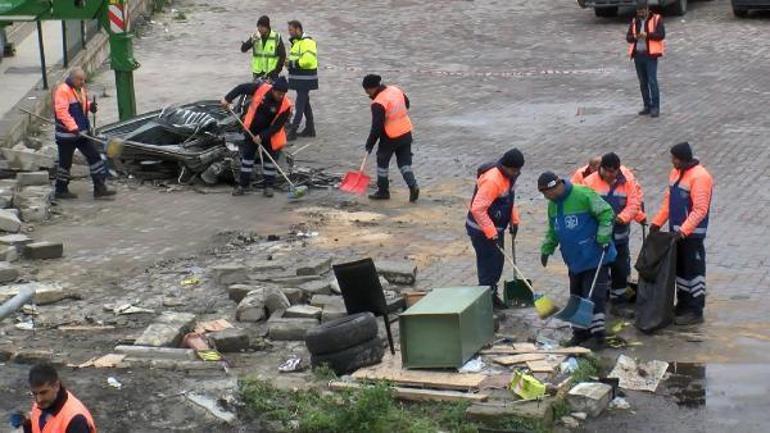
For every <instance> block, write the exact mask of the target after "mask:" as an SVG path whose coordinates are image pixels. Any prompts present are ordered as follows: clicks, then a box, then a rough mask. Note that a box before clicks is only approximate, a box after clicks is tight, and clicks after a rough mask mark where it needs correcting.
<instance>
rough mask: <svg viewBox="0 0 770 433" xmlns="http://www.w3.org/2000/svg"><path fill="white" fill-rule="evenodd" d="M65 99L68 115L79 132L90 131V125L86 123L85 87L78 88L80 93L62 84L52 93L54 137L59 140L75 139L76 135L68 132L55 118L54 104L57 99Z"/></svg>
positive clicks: (86, 97)
mask: <svg viewBox="0 0 770 433" xmlns="http://www.w3.org/2000/svg"><path fill="white" fill-rule="evenodd" d="M60 98H66V99H67V105H69V109H68V112H69V115H70V116H71V117H72V119H73V120H74V121H75V123H76V124H77V126H78V128H79V129H81V130H87V129H90V126H91V125H90V123H89V121H88V93H87V91H86V88H85V86H83V87H81V88H80V91H78V90H77V89H75V88H73V87H70V85H69V84H67V83H62V84H61V85H59V87H58V88H56V90H55V91H54V93H53V106H54V118H55V122H54V123H55V124H56V131H55V136H57V137H59V138H72V137H77V136H78V135H77V134H73V133H71V132H68V131H69V129H68V128H67V127H66V126H65V124H64V122H62V121H61V120H60V119H59V118H58V117H57V116H56V103H57V102H58V99H60Z"/></svg>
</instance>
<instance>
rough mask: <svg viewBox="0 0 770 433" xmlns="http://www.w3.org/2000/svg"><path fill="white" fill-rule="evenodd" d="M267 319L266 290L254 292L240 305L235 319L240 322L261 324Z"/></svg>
mask: <svg viewBox="0 0 770 433" xmlns="http://www.w3.org/2000/svg"><path fill="white" fill-rule="evenodd" d="M266 318H267V311H265V293H264V289H257V290H252V291H251V292H249V293H248V294H246V296H245V297H244V298H243V299H242V300H241V302H239V303H238V308H236V310H235V319H236V320H238V321H240V322H259V321H260V320H263V319H266Z"/></svg>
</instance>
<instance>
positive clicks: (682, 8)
mask: <svg viewBox="0 0 770 433" xmlns="http://www.w3.org/2000/svg"><path fill="white" fill-rule="evenodd" d="M666 12H667V13H668V15H675V16H682V15H684V14H686V13H687V0H675V1H674V3H672V4H671V6H669V7H668V8H667V10H666Z"/></svg>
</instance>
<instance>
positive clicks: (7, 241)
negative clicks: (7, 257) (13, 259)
mask: <svg viewBox="0 0 770 433" xmlns="http://www.w3.org/2000/svg"><path fill="white" fill-rule="evenodd" d="M30 243H32V238H30V237H29V236H27V235H22V234H15V235H5V236H0V245H6V246H11V247H14V248H16V250H17V251H21V249H22V247H23V246H24V245H27V244H30Z"/></svg>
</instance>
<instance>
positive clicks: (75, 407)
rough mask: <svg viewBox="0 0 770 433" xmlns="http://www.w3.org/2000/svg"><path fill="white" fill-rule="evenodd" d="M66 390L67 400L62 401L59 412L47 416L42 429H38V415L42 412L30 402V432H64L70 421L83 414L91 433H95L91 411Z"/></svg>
mask: <svg viewBox="0 0 770 433" xmlns="http://www.w3.org/2000/svg"><path fill="white" fill-rule="evenodd" d="M66 392H67V401H66V402H64V406H62V408H61V410H59V413H57V414H56V415H55V416H52V417H50V418H48V421H46V423H45V427H44V428H43V429H40V415H41V414H42V411H41V410H40V409H39V408H38V407H37V405H36V404H34V403H33V404H32V411H31V412H30V416H29V418H30V421H31V423H32V433H66V431H67V427H68V426H69V424H70V422H71V421H72V419H73V418H75V417H76V416H77V415H83V416H84V417H85V419H86V422H88V427H89V430H90V431H91V433H96V424H94V419H93V417H92V416H91V412H89V411H88V409H87V408H86V407H85V405H84V404H83V403H81V402H80V400H78V399H77V398H75V396H74V395H72V393H71V392H69V391H66Z"/></svg>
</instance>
